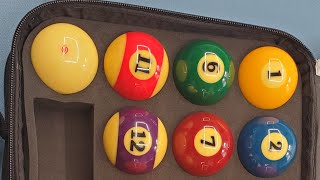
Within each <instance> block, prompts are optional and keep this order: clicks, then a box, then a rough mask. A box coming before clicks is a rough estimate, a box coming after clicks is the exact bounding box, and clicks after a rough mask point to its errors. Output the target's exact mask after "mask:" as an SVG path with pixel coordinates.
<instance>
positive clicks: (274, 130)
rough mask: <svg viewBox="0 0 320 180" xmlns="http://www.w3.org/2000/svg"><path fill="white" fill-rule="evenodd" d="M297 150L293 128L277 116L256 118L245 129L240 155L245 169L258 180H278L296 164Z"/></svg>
mask: <svg viewBox="0 0 320 180" xmlns="http://www.w3.org/2000/svg"><path fill="white" fill-rule="evenodd" d="M296 149H297V143H296V137H295V135H294V132H293V131H292V129H291V128H290V127H289V126H288V125H287V124H286V123H285V122H284V121H282V120H279V119H277V118H274V117H256V118H254V119H253V120H251V121H250V122H248V123H247V124H246V125H245V126H244V128H243V129H242V130H241V133H240V135H239V139H238V155H239V159H240V161H241V163H242V165H243V166H244V168H245V169H246V170H247V171H248V172H250V173H251V174H253V175H254V176H257V177H263V178H266V177H275V176H278V175H279V174H281V173H282V172H284V171H285V170H286V169H287V168H288V167H289V166H290V165H291V164H292V162H293V160H294V157H295V154H296Z"/></svg>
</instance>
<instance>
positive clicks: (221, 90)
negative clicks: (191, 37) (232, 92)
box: [173, 40, 234, 105]
mask: <svg viewBox="0 0 320 180" xmlns="http://www.w3.org/2000/svg"><path fill="white" fill-rule="evenodd" d="M173 78H174V82H175V85H176V87H177V89H178V91H179V92H180V93H181V94H182V96H183V97H184V98H186V99H187V100H188V101H190V102H191V103H193V104H197V105H210V104H214V103H216V102H218V101H219V100H221V99H222V98H223V97H224V96H225V95H226V94H227V92H228V90H229V89H230V86H231V85H232V82H233V79H234V65H233V62H232V59H231V56H230V55H229V54H228V52H227V51H226V50H225V49H224V48H223V47H222V46H220V45H219V44H217V43H214V42H211V41H207V40H198V41H194V42H192V43H189V44H187V46H185V47H184V48H182V49H181V50H180V52H179V53H178V55H177V56H176V58H175V60H174V63H173Z"/></svg>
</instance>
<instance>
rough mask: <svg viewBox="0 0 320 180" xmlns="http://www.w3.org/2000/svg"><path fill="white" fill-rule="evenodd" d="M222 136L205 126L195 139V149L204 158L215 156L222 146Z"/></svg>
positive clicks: (210, 127) (212, 128)
mask: <svg viewBox="0 0 320 180" xmlns="http://www.w3.org/2000/svg"><path fill="white" fill-rule="evenodd" d="M221 141H222V139H221V135H220V134H219V133H218V132H217V130H216V129H215V128H214V127H212V126H205V127H203V129H201V130H200V131H198V133H197V134H196V136H195V138H194V147H195V149H196V150H197V152H198V153H199V154H201V155H203V156H206V157H209V156H213V155H215V154H216V153H217V152H218V151H219V150H220V148H221V145H222V142H221Z"/></svg>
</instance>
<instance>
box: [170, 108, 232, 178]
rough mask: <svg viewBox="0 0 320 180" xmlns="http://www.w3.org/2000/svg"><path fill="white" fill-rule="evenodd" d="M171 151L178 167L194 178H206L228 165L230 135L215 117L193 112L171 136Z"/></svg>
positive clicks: (209, 114) (230, 143)
mask: <svg viewBox="0 0 320 180" xmlns="http://www.w3.org/2000/svg"><path fill="white" fill-rule="evenodd" d="M172 150H173V154H174V157H175V159H176V161H177V163H178V164H179V166H180V167H181V168H182V169H184V170H185V171H186V172H188V173H189V174H191V175H194V176H210V175H212V174H215V173H217V172H218V171H220V170H221V169H222V168H223V167H224V166H225V165H226V164H227V162H228V161H229V159H230V158H231V155H232V150H233V138H232V133H231V130H230V128H229V127H228V125H227V124H226V123H225V122H224V121H223V120H222V119H221V118H219V117H218V116H216V115H213V114H211V113H207V112H197V113H193V114H191V115H189V116H187V117H186V118H185V119H184V120H182V121H181V122H180V123H179V124H178V126H177V127H176V129H175V130H174V133H173V142H172Z"/></svg>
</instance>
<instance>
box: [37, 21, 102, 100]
mask: <svg viewBox="0 0 320 180" xmlns="http://www.w3.org/2000/svg"><path fill="white" fill-rule="evenodd" d="M31 61H32V65H33V67H34V69H35V71H36V73H37V74H38V76H39V77H40V79H41V80H42V81H43V82H44V83H45V84H46V85H47V86H48V87H49V88H51V89H53V90H54V91H56V92H58V93H61V94H72V93H76V92H79V91H81V90H83V89H85V88H86V87H87V86H88V85H89V84H90V83H91V82H92V81H93V79H94V77H95V75H96V73H97V69H98V52H97V49H96V46H95V44H94V42H93V41H92V39H91V38H90V37H89V35H88V34H87V33H86V32H85V31H83V30H82V29H81V28H79V27H77V26H75V25H72V24H68V23H57V24H52V25H49V26H47V27H46V28H44V29H43V30H41V31H40V32H39V33H38V34H37V36H36V37H35V39H34V41H33V43H32V47H31Z"/></svg>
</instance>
